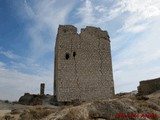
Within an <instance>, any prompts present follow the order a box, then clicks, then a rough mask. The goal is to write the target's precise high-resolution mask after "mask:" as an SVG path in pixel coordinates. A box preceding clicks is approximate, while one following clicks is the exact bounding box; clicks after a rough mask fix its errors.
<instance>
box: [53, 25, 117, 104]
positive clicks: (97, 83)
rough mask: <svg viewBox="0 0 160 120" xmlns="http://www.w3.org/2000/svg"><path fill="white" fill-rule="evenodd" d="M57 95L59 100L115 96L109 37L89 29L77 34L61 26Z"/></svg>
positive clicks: (97, 98)
mask: <svg viewBox="0 0 160 120" xmlns="http://www.w3.org/2000/svg"><path fill="white" fill-rule="evenodd" d="M54 79H55V80H54V87H55V88H54V94H55V95H56V97H57V100H58V101H72V100H75V99H79V100H81V101H93V100H100V99H106V98H110V97H112V96H113V95H114V83H113V74H112V63H111V50H110V40H109V35H108V33H107V32H106V31H102V30H101V29H100V28H95V27H90V26H87V27H86V28H85V29H81V33H80V34H78V33H77V28H76V27H74V26H72V25H60V26H59V28H58V34H57V38H56V46H55V78H54Z"/></svg>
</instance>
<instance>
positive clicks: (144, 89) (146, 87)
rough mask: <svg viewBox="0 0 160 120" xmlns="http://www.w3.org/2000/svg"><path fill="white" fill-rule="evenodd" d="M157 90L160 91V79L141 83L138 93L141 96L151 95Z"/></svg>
mask: <svg viewBox="0 0 160 120" xmlns="http://www.w3.org/2000/svg"><path fill="white" fill-rule="evenodd" d="M157 90H160V78H156V79H152V80H146V81H140V85H139V86H138V93H139V94H141V95H147V94H151V93H153V92H155V91H157Z"/></svg>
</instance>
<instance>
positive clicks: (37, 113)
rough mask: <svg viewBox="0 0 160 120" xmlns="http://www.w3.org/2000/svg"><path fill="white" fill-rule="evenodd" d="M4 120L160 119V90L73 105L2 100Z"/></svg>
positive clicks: (0, 106)
mask: <svg viewBox="0 0 160 120" xmlns="http://www.w3.org/2000/svg"><path fill="white" fill-rule="evenodd" d="M0 119H1V120H160V91H157V92H154V93H152V94H150V95H147V96H137V95H136V94H135V93H133V92H131V93H120V94H117V95H116V96H115V97H114V98H113V99H108V100H102V101H95V102H90V103H83V104H81V105H77V106H73V105H68V106H53V105H49V104H45V105H36V106H28V105H20V104H16V103H9V102H4V101H0Z"/></svg>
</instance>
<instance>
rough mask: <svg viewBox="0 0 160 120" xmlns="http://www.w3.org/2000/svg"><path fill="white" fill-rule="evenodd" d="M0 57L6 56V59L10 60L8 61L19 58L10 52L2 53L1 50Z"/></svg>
mask: <svg viewBox="0 0 160 120" xmlns="http://www.w3.org/2000/svg"><path fill="white" fill-rule="evenodd" d="M0 55H4V56H6V57H7V58H10V59H18V58H20V56H18V55H16V54H14V53H13V52H12V51H3V50H1V49H0Z"/></svg>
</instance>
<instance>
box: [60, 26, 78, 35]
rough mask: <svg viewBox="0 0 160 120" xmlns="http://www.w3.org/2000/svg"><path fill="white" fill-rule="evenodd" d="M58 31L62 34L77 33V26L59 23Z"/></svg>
mask: <svg viewBox="0 0 160 120" xmlns="http://www.w3.org/2000/svg"><path fill="white" fill-rule="evenodd" d="M58 33H60V34H77V28H76V27H74V26H73V25H59V28H58Z"/></svg>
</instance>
